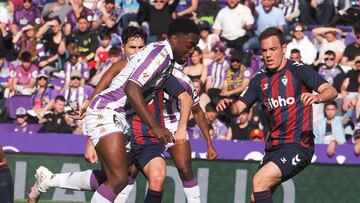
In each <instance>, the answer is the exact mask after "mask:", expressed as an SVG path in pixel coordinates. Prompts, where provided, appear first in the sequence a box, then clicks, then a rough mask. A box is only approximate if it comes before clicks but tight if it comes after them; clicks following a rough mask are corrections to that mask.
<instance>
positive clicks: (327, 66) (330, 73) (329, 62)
mask: <svg viewBox="0 0 360 203" xmlns="http://www.w3.org/2000/svg"><path fill="white" fill-rule="evenodd" d="M324 61H325V63H324V64H321V65H320V67H319V74H320V75H321V76H322V77H323V78H324V79H325V80H327V81H328V82H329V83H330V84H331V85H333V84H334V78H335V77H336V76H337V75H338V74H343V73H344V71H343V70H342V69H341V67H340V66H339V65H338V64H337V63H336V62H335V52H333V51H330V50H329V51H326V52H325V55H324Z"/></svg>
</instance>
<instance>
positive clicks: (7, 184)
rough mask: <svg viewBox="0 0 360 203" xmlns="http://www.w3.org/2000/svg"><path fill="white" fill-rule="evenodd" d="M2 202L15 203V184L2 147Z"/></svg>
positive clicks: (0, 168)
mask: <svg viewBox="0 0 360 203" xmlns="http://www.w3.org/2000/svg"><path fill="white" fill-rule="evenodd" d="M0 183H1V184H0V202H1V203H13V202H14V183H13V180H12V178H11V173H10V170H9V167H8V165H7V163H6V159H5V154H4V151H3V148H2V146H1V145H0Z"/></svg>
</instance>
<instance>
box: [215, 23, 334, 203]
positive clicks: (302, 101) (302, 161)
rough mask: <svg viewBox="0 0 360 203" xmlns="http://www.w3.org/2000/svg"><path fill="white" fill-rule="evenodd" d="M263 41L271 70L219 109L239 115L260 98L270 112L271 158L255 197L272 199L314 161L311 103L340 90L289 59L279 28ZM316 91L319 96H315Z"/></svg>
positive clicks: (264, 201)
mask: <svg viewBox="0 0 360 203" xmlns="http://www.w3.org/2000/svg"><path fill="white" fill-rule="evenodd" d="M259 40H260V44H261V49H262V56H263V59H264V62H265V64H266V68H264V69H262V70H261V71H260V72H259V73H258V74H257V75H256V76H255V77H254V78H253V79H252V80H251V82H250V84H249V87H248V88H247V90H246V91H245V92H243V93H242V94H241V97H240V100H239V101H237V102H236V103H233V101H232V100H231V99H223V100H221V101H220V102H219V104H218V105H217V110H218V111H223V110H226V111H227V112H228V113H230V114H231V115H234V116H239V115H240V114H241V112H242V111H243V110H244V109H246V108H250V107H251V106H252V105H253V104H254V103H255V102H256V101H257V102H259V104H260V106H261V107H262V108H263V109H264V110H265V111H266V113H267V115H268V116H269V118H270V127H271V132H270V135H269V136H268V137H267V140H266V146H265V156H264V158H263V160H262V161H261V162H260V166H259V169H258V171H257V172H256V174H255V176H254V178H253V198H254V199H253V200H255V202H256V203H259V202H261V203H270V202H272V191H274V190H275V189H276V187H277V186H278V185H279V184H281V183H282V182H284V181H286V180H288V179H290V178H292V177H294V176H295V175H296V174H298V173H299V172H300V171H302V170H303V169H304V168H305V167H306V166H307V165H308V164H310V162H311V158H312V156H313V153H314V134H313V132H312V105H311V104H314V103H323V102H328V101H330V100H332V99H334V98H335V97H336V96H337V92H336V90H335V88H334V87H332V86H331V85H330V84H329V83H327V81H326V80H324V79H323V78H322V77H321V76H320V75H319V74H318V73H316V72H315V71H314V70H312V69H311V68H310V67H308V66H306V65H303V64H301V63H298V62H294V61H291V60H287V59H286V58H285V57H284V54H285V51H286V44H285V43H284V39H283V33H282V32H281V31H280V30H279V29H277V28H268V29H266V30H265V31H263V32H262V33H261V34H260V37H259ZM312 90H315V91H316V92H318V93H319V94H317V95H314V94H312Z"/></svg>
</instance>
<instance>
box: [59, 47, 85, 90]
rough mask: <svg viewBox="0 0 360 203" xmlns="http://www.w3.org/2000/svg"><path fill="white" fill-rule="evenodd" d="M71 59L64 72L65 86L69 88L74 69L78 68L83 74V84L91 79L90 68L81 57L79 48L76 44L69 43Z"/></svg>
mask: <svg viewBox="0 0 360 203" xmlns="http://www.w3.org/2000/svg"><path fill="white" fill-rule="evenodd" d="M69 54H70V56H69V58H70V59H69V61H68V62H66V63H65V65H64V72H65V88H67V87H68V86H69V84H70V73H71V72H72V71H74V70H78V71H80V72H81V74H82V77H81V78H82V84H84V83H85V81H87V80H89V68H88V65H87V63H86V61H84V60H83V59H82V58H81V57H80V53H79V48H78V47H77V46H76V45H75V44H70V45H69Z"/></svg>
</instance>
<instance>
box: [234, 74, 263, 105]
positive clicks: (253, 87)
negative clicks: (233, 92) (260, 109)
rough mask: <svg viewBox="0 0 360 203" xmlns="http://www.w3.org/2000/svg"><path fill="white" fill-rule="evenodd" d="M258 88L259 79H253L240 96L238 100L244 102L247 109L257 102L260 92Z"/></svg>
mask: <svg viewBox="0 0 360 203" xmlns="http://www.w3.org/2000/svg"><path fill="white" fill-rule="evenodd" d="M259 86H260V80H259V77H255V78H253V79H252V80H250V83H249V86H248V87H247V88H246V89H245V90H244V91H243V92H242V93H241V94H240V97H239V100H240V101H242V102H244V103H245V104H246V106H247V108H250V107H252V105H253V104H254V103H255V102H256V101H257V99H258V93H259V92H260V88H259Z"/></svg>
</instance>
